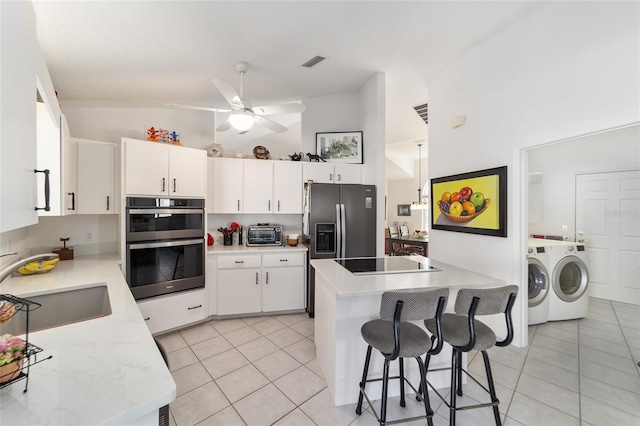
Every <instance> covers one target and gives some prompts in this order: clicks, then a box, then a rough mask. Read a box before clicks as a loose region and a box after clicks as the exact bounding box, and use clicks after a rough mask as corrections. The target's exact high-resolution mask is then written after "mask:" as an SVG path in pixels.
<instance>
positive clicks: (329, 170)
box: [302, 162, 362, 184]
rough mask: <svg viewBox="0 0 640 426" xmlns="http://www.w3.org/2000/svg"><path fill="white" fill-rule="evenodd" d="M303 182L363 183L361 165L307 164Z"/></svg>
mask: <svg viewBox="0 0 640 426" xmlns="http://www.w3.org/2000/svg"><path fill="white" fill-rule="evenodd" d="M302 171H303V181H304V182H307V181H309V180H312V181H314V182H315V183H338V184H340V183H355V184H361V183H362V165H361V164H340V163H315V162H313V163H312V162H305V163H303V166H302Z"/></svg>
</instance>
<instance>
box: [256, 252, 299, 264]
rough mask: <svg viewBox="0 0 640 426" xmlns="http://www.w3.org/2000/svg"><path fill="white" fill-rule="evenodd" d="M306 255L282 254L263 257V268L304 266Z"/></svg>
mask: <svg viewBox="0 0 640 426" xmlns="http://www.w3.org/2000/svg"><path fill="white" fill-rule="evenodd" d="M302 265H304V253H282V254H264V255H262V266H265V267H267V266H302Z"/></svg>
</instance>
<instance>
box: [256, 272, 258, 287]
mask: <svg viewBox="0 0 640 426" xmlns="http://www.w3.org/2000/svg"><path fill="white" fill-rule="evenodd" d="M256 285H258V273H257V272H256Z"/></svg>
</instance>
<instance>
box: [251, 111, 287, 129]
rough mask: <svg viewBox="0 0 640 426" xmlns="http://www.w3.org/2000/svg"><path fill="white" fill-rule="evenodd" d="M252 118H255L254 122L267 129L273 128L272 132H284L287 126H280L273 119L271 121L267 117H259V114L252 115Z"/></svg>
mask: <svg viewBox="0 0 640 426" xmlns="http://www.w3.org/2000/svg"><path fill="white" fill-rule="evenodd" d="M253 119H254V120H255V122H256V123H257V124H259V125H261V126H263V127H266V128H267V129H269V130H273V131H274V132H277V133H284V132H286V131H287V128H286V127H284V126H281V125H280V124H278V123H276V122H275V121H271V120H269V119H268V118H264V117H261V116H259V115H254V116H253Z"/></svg>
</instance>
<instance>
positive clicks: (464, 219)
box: [438, 198, 491, 223]
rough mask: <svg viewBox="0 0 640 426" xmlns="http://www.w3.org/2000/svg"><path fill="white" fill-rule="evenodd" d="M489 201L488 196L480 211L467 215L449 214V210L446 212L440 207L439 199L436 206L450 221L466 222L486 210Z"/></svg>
mask: <svg viewBox="0 0 640 426" xmlns="http://www.w3.org/2000/svg"><path fill="white" fill-rule="evenodd" d="M490 202H491V199H490V198H485V199H484V205H483V206H482V209H481V210H480V211H477V212H476V213H475V214H471V215H467V216H454V215H452V214H449V212H447V210H446V209H444V208H443V207H442V202H441V201H438V208H439V209H440V212H441V213H442V214H443V215H445V217H446V218H447V219H449V220H450V221H452V222H456V223H466V222H471V221H472V220H473V219H475V218H476V217H478V216H480V215H481V214H482V213H483V212H484V211H485V210H487V207H489V203H490Z"/></svg>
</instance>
